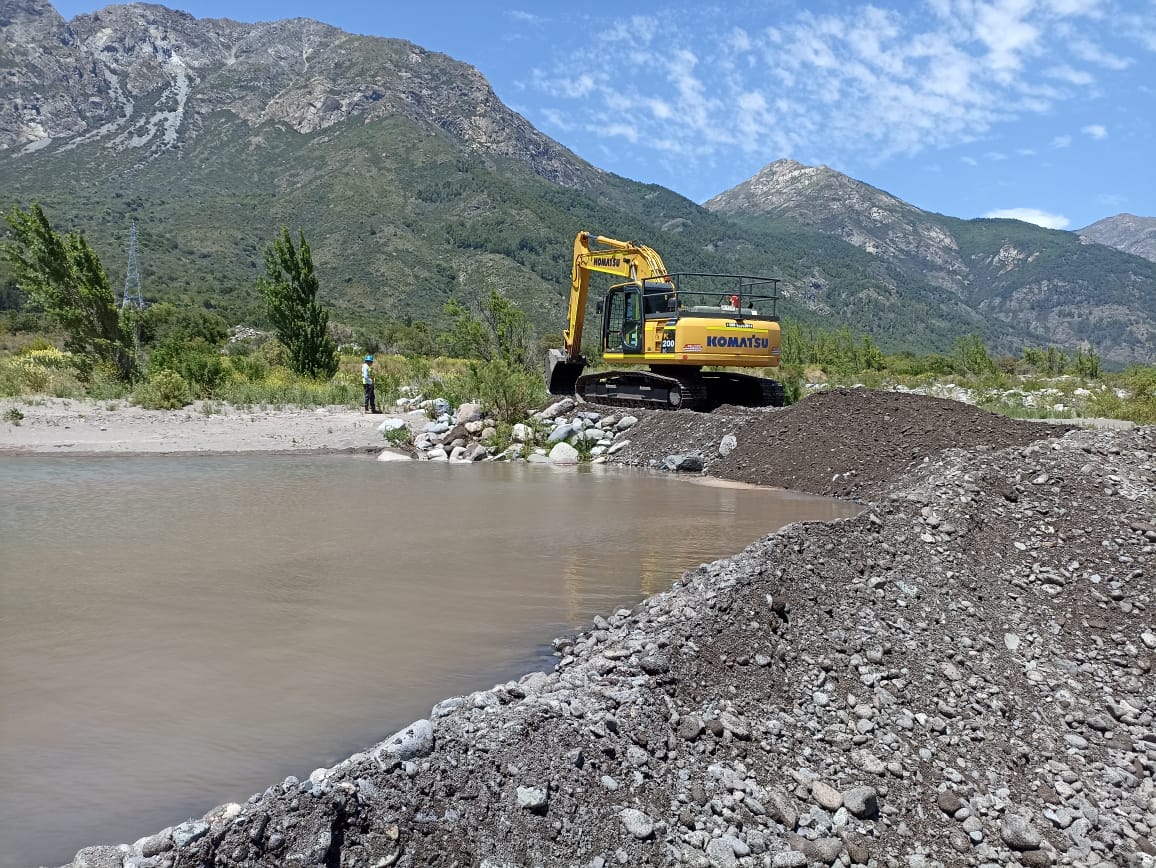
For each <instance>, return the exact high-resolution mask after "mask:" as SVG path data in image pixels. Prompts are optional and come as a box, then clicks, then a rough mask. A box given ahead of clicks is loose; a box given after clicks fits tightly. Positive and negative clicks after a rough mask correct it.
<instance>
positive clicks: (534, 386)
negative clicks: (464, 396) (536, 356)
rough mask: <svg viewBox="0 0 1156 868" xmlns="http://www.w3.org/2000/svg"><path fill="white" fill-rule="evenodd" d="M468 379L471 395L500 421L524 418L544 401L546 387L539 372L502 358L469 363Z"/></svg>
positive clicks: (514, 420)
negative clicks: (528, 369)
mask: <svg viewBox="0 0 1156 868" xmlns="http://www.w3.org/2000/svg"><path fill="white" fill-rule="evenodd" d="M467 380H468V382H469V385H470V387H471V390H472V392H473V394H474V396H476V397H477V399H478V400H479V401H480V402H481V403H482V406H483V407H485V408H486V409H488V410H489V411H490V412H491V413H493V415H494V418H495V419H497V420H498V421H499V422H516V421H518V420H520V419H524V418H525V417H526V416H528V415H529V414H530V412H531V411H532V410H533V409H534V408H535V407H538V406H541V405H542V403H543V402H544V401H545V399H546V385H545V382H544V381H543V379H542V377H541V376H540V375H539V374H538V373H536V372H533V373H532V372H530V371H527V370H526V369H525V368H523V367H522V366H521V365H514V364H511V363H510V362H508V361H506V360H505V359H501V358H499V359H494V360H493V361H490V362H473V363H471V364H470V367H469V374H468V377H467Z"/></svg>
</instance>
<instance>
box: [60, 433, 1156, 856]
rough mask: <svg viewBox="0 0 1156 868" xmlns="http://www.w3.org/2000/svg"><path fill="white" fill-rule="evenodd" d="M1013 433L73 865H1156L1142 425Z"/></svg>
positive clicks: (1153, 467) (952, 455)
mask: <svg viewBox="0 0 1156 868" xmlns="http://www.w3.org/2000/svg"><path fill="white" fill-rule="evenodd" d="M668 415H670V416H679V415H681V414H668ZM644 427H645V426H643V425H640V426H639V429H640V433H642V434H643V436H649V435H646V434H645V432H643V431H641V429H643V428H644ZM846 430H848V432H849V433H848V436H849V437H853V436H854V432H853V431H852V430H851V426H848V428H847V429H846ZM1057 433H1058V432H1057ZM1005 434H1006V436H1007V438H1008V439H1010V440H1011V441H1012V443H1011V444H1010V445H1009V444H1007V443H1004V442H1000V440H999V439H998V438H999V436H1002V435H1000V434H999V433H998V432H996V434H995V435H994V439H993V440H991V441H989V442H988V443H987V444H985V445H984V446H982V447H978V448H970V449H951V450H948V451H946V452H941V453H935V452H932V451H931V450H930V449H925V448H924V446H923V444H922V443H920V442H919V440H918V439H917V438H915V439H913V440H912V441H910V444H911V447H912V448H911V452H912V453H913V454H916V453H922V458H921V459H920V460H918V461H916V462H915V463H914V465H913V466H912V467H910V469H908V470H905V471H903V472H901V473H899V475H898V476H896V477H894V478H892V479H891V480H890V481H889V482H887V483H883V482H882V481H881V480H880V479H878V478H876V479H875V480H874V481H873V482H872V485H874V486H877V487H878V490H879V494H878V495H876V496H875V497H874V499H873V500H872V501H871V502H870V503H869V504H868V506H867V508H866V509H865V510H864V511H863V513H862V514H861V515H860V516H859V517H858V518H856V519H852V520H848V521H845V522H840V523H832V524H805V525H804V524H800V525H794V526H791V527H790V528H788V529H786V530H785V531H783V532H781V533H779V534H776V535H773V536H769V537H766V538H764V539H762V540H759V541H757V542H755V543H753V544H752V545H751V546H749V547H748V548H747V549H746V550H744V551H743V552H742V553H740V554H738V555H736V556H735V557H733V558H730V559H726V560H720V561H717V562H714V563H711V564H704V565H703V566H701V567H700V568H698V569H696V570H693V571H691V572H688V573H687V574H686V575H684V576H683V577H682V578H681V579H680V580H679V581H678V582H677V583H676V584H675V586H674V588H673V589H672V590H671V591H669V592H667V593H664V594H658V595H656V596H654V597H652V598H650V599H649V600H647V601H645V602H643V603H641V604H639V606H637V607H636V608H635V609H634V610H632V611H627V610H620V611H618V612H616V613H614V614H613V615H611V616H609V617H607V618H601V617H598V618H595V619H594V622H593V623H592V625H591V626H590V628H589V629H588V630H586V631H584V632H583V633H581V634H579V635H576V636H569V637H563V638H560V639H558V640H556V643H555V647H556V648H557V652H558V655H559V658H560V659H559V662H558V666H557V669H556V671H555V672H553V673H550V674H545V673H534V674H531V675H527V676H525V677H524V678H522V679H520V680H518V681H511V682H508V683H506V684H502V685H498V686H495V687H494V688H492V689H490V690H485V691H480V692H478V693H475V694H472V695H469V696H464V697H456V698H453V699H448V700H445V701H443V702H441V703H439V704H438V705H437V706H435V707H434V709H433V710H432V712H431V714H430V717H429V719H427V720H422V721H417V722H415V723H414V724H413V725H412V726H411V727H409V728H407V730H405V731H403V732H401V733H399V734H398V735H396V736H394V737H393V738H391V739H387V740H386V741H384V742H382V743H380V744H379V745H377V746H375V747H374V748H373V749H371V750H369V751H367V752H365V753H363V754H357V755H355V756H353V757H350V758H349V759H348V760H346V761H344V762H342V763H341V764H339V765H337V766H335V767H334V768H332V769H318V770H317V771H316V772H314V773H313V774H312V775H310V776H309V778H308V779H307V780H305V781H298V780H297V779H296V778H288V779H286V780H285V781H284V782H283V783H281V784H278V785H275V786H272V787H270V788H269V789H268V790H266V791H265V792H263V793H259V794H257V795H254V796H253V797H251V798H250V799H249V800H248V802H247V803H245V804H236V805H226V806H222V807H221V808H218V809H215V810H214V811H212V812H210V813H209V814H208V815H206V816H205V817H204V818H202V819H201V820H199V821H190V822H188V823H185V824H182V825H181V826H177V827H175V828H172V829H167V830H165V831H163V832H161V833H160V834H159V835H154V836H152V837H149V838H143V839H141V840H140V841H138V842H136V844H134V845H131V846H124V847H121V848H89V849H88V850H86V851H82V852H81V853H80V854H78V857H77V860H76V861H75V862H74V863H73V865H74V866H76V868H79V866H81V865H117V866H121V865H124V866H130V865H131V866H133V868H162V866H163V868H172V866H182V868H183V866H206V868H207V866H233V865H235V866H269V865H331V866H335V865H341V866H349V868H357V866H365V868H369V866H373V868H378V866H389V865H399V866H416V865H454V864H457V865H487V866H491V868H497V866H507V865H508V866H515V865H574V866H594V868H603V866H607V865H620V864H621V865H668V864H685V865H699V866H739V865H743V866H756V865H757V866H804V865H840V866H850V865H868V866H887V868H921V866H926V868H931V866H955V865H977V866H981V865H982V866H1005V865H1007V866H1014V865H1029V866H1031V865H1073V866H1097V865H1102V866H1108V865H1135V866H1151V865H1153V864H1156V860H1154V857H1153V854H1156V717H1154V709H1156V677H1154V674H1153V666H1154V664H1156V631H1154V630H1153V623H1152V612H1153V608H1152V607H1153V606H1154V605H1156V599H1154V596H1156V587H1154V584H1153V580H1152V575H1153V569H1154V567H1156V563H1154V558H1156V523H1154V522H1153V503H1154V498H1156V459H1154V457H1153V439H1152V438H1153V432H1151V431H1148V430H1139V431H1135V432H1129V433H1119V432H1091V431H1076V432H1070V433H1067V434H1064V436H1062V437H1057V438H1052V439H1045V440H1037V441H1032V442H1024V443H1020V442H1017V441H1016V438H1017V437H1018V436H1020V435H1019V433H1018V432H1016V431H1010V430H1009V431H1008V432H1005ZM931 436H938V435H935V434H934V432H933V434H932V435H931ZM737 440H738V446H737V448H736V449H735V450H734V453H733V454H737V453H738V452H740V451H741V450H742V448H743V439H742V433H741V431H740V432H739V433H738V435H737ZM715 442H716V443H717V442H718V441H717V440H716V441H715ZM800 448H801V447H800ZM693 451H694V450H693V449H690V448H686V449H682V450H681V452H682V454H691V453H692V452H693ZM715 452H716V454H717V449H716V450H715ZM880 463H881V464H885V463H886V462H885V460H881V462H880ZM835 469H837V470H839V471H840V472H842V468H835ZM866 487H867V486H864V489H866Z"/></svg>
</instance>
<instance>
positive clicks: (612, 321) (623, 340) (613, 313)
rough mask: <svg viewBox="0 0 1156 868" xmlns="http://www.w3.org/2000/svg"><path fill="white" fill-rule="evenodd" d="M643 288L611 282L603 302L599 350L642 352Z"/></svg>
mask: <svg viewBox="0 0 1156 868" xmlns="http://www.w3.org/2000/svg"><path fill="white" fill-rule="evenodd" d="M642 309H643V304H642V290H641V289H640V288H639V287H638V285H637V284H633V283H627V284H622V285H619V286H613V287H611V288H610V291H609V292H608V293H606V301H605V303H604V304H603V306H602V351H603V352H612V353H615V352H617V353H641V352H642V335H643V313H642Z"/></svg>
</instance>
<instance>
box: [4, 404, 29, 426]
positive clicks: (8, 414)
mask: <svg viewBox="0 0 1156 868" xmlns="http://www.w3.org/2000/svg"><path fill="white" fill-rule="evenodd" d="M4 421H5V422H7V423H8V424H9V425H19V424H20V423H21V422H23V421H24V414H23V413H21V412H20V410H19V409H18V408H16V407H9V408H8V409H7V410H5V411H4Z"/></svg>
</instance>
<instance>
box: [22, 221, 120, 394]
mask: <svg viewBox="0 0 1156 868" xmlns="http://www.w3.org/2000/svg"><path fill="white" fill-rule="evenodd" d="M5 220H6V221H7V223H8V226H9V229H10V230H11V232H10V235H9V237H8V239H7V240H6V241H5V242H4V243H3V245H0V256H3V258H4V259H5V260H6V261H7V262H8V263H10V264H11V265H12V268H13V271H14V272H15V275H16V283H17V285H18V286H19V287H20V288H21V289H22V290H23V291H24V292H25V293H26V294H27V295H28V297H29V298H31V299H32V300H33V301H35V302H36V303H37V304H39V305H40V306H41V307H42V308H43V309H44V310H45V311H46V312H47V313H48V314H49V315H50V316H51V317H52V318H53V319H55V320H56V322H57V323H58V324H59V325H60V327H61V328H62V329H64V332H65V335H66V338H65V348H66V349H68V350H69V351H70V352H73V353H77V354H78V355H82V356H88V357H89V358H93V359H96V360H99V361H101V362H105V363H107V364H110V365H112V366H114V367H115V368H116V372H117V375H118V376H119V377H120V378H121V379H124V380H130V379H132V376H133V374H134V372H135V370H136V364H135V359H134V357H133V347H132V344H133V342H132V333H131V330H130V329H129V328H128V324H127V323H126V322H125V321H124V319H123V318H122V317H121V315H120V311H119V310H118V309H117V306H116V294H115V293H114V292H113V290H112V286H111V285H110V284H109V282H108V274H107V273H106V272H105V270H104V266H103V265H101V263H100V258H99V257H98V256H97V255H96V253H95V251H93V249H92V248H91V247H89V246H88V242H87V241H85V240H84V236H83V235H79V234H77V233H75V232H70V233H68V235H60V234H59V233H58V232H56V231H55V230H54V229H53V228H52V224H50V223H49V222H48V218H47V217H46V216H45V215H44V211H43V210H42V209H41V208H40V206H39V205H33V206H32V207H31V208H29V209H28V210H27V211H22V210H20V209H19V208H13V209H12V211H11V212H9V213H8V214H7V215H5Z"/></svg>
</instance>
